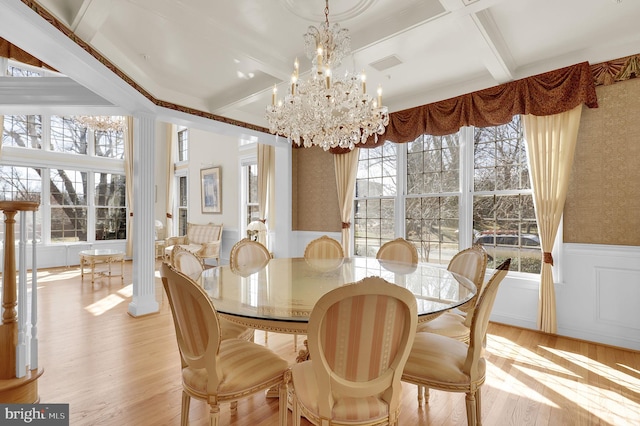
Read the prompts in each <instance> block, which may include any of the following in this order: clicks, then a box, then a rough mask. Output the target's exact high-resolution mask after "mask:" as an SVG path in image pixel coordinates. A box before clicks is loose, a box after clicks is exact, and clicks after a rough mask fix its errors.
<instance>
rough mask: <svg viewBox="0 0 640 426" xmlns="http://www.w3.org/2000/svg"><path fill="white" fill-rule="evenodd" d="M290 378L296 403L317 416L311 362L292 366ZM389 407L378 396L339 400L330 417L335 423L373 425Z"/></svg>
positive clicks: (316, 398)
mask: <svg viewBox="0 0 640 426" xmlns="http://www.w3.org/2000/svg"><path fill="white" fill-rule="evenodd" d="M291 373H292V374H291V376H292V381H293V386H294V389H295V394H296V396H297V398H298V402H299V403H300V404H301V405H302V406H304V407H305V409H306V410H308V411H310V412H312V413H315V414H316V415H317V414H318V411H319V408H318V394H319V389H318V385H317V384H316V376H315V373H314V372H313V365H312V361H305V362H302V363H299V364H294V365H293V366H292V367H291ZM388 411H389V407H388V405H387V403H386V402H385V401H384V400H383V399H382V398H380V396H370V397H365V398H348V397H346V398H340V399H339V400H336V404H335V405H334V406H333V413H332V417H333V419H334V420H336V421H357V420H361V419H366V420H371V423H374V421H375V420H377V419H382V418H384V417H386V416H387V415H388Z"/></svg>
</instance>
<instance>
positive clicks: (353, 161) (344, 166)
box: [333, 148, 360, 257]
mask: <svg viewBox="0 0 640 426" xmlns="http://www.w3.org/2000/svg"><path fill="white" fill-rule="evenodd" d="M359 155H360V150H359V149H358V148H355V149H353V150H351V151H350V152H349V153H346V154H342V155H334V156H333V164H334V167H335V173H336V185H337V188H338V205H339V208H340V220H341V221H342V249H343V250H344V256H345V257H349V256H351V250H350V244H349V242H350V241H351V222H350V221H351V213H352V212H353V193H354V192H355V189H356V176H357V175H358V157H359Z"/></svg>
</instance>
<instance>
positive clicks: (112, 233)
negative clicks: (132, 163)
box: [94, 173, 127, 240]
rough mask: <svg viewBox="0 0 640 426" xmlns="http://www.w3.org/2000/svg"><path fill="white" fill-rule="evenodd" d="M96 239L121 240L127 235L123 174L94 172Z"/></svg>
mask: <svg viewBox="0 0 640 426" xmlns="http://www.w3.org/2000/svg"><path fill="white" fill-rule="evenodd" d="M94 182H95V191H94V194H95V201H94V203H95V211H96V215H95V216H96V237H95V238H96V240H121V239H124V238H126V236H127V208H126V207H125V189H126V185H125V176H124V175H121V174H113V173H95V174H94Z"/></svg>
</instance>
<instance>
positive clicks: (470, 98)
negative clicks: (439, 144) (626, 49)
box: [331, 62, 598, 154]
mask: <svg viewBox="0 0 640 426" xmlns="http://www.w3.org/2000/svg"><path fill="white" fill-rule="evenodd" d="M581 103H583V104H585V105H586V106H588V107H589V108H597V107H598V100H597V97H596V89H595V84H594V81H593V75H592V73H591V69H590V67H589V63H587V62H582V63H579V64H576V65H572V66H569V67H566V68H561V69H558V70H555V71H549V72H546V73H543V74H538V75H535V76H532V77H527V78H523V79H520V80H515V81H511V82H509V83H505V84H501V85H499V86H494V87H490V88H488V89H483V90H479V91H477V92H473V93H468V94H465V95H462V96H458V97H455V98H451V99H446V100H443V101H439V102H434V103H431V104H426V105H422V106H418V107H415V108H410V109H405V110H402V111H397V112H393V113H391V114H389V125H388V126H387V128H386V131H385V133H384V134H383V135H382V136H379V137H378V141H377V142H376V141H375V140H374V138H369V140H368V141H367V143H366V144H359V145H358V146H359V147H361V148H373V147H375V146H379V145H381V144H383V143H384V142H385V141H391V142H396V143H406V142H411V141H413V140H415V139H416V138H417V137H418V136H420V135H423V134H429V135H434V136H442V135H449V134H452V133H456V132H457V131H458V130H459V129H460V128H461V127H463V126H476V127H487V126H498V125H501V124H505V123H508V122H509V121H511V119H512V117H513V116H514V115H516V114H532V115H537V116H546V115H554V114H558V113H561V112H564V111H569V110H571V109H573V108H575V107H576V106H578V105H579V104H581ZM331 152H332V153H334V154H339V153H342V152H345V150H341V149H332V150H331Z"/></svg>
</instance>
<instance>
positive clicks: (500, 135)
mask: <svg viewBox="0 0 640 426" xmlns="http://www.w3.org/2000/svg"><path fill="white" fill-rule="evenodd" d="M394 150H397V155H395V154H394V155H391V154H390V152H394ZM396 169H397V173H396ZM396 175H398V176H403V179H396ZM385 179H386V180H385ZM384 182H386V184H385V183H384ZM354 211H355V213H354V215H355V231H354V243H355V253H356V254H357V255H369V256H372V255H375V253H376V252H377V249H378V247H380V245H382V243H384V242H386V241H388V240H390V239H393V238H395V237H396V236H398V235H401V236H404V237H405V238H406V239H407V240H409V241H412V242H413V243H414V244H415V245H416V248H417V249H418V253H419V255H420V258H421V260H422V261H428V262H433V263H440V264H447V263H448V262H449V260H451V258H452V257H453V255H454V254H455V253H457V252H458V251H459V250H460V249H462V248H465V247H468V246H470V245H471V244H472V243H480V244H483V246H484V247H485V249H486V250H487V252H488V254H489V262H490V263H489V267H490V268H492V267H495V266H497V265H498V264H499V263H501V262H502V261H503V260H504V259H505V258H507V257H511V258H512V264H511V269H512V270H516V271H520V272H529V273H540V266H541V263H540V261H541V253H540V243H539V238H538V229H537V225H536V220H535V213H534V209H533V196H532V191H531V188H530V183H529V171H528V164H527V158H526V152H525V141H524V137H523V131H522V126H521V122H520V117H519V116H515V117H514V118H513V120H512V121H511V122H510V123H507V124H505V125H502V126H495V127H487V128H472V127H467V128H463V129H461V130H460V131H459V132H458V133H456V134H454V135H446V136H431V135H422V136H420V137H418V138H417V139H416V140H415V141H413V142H409V143H406V144H394V143H390V142H387V143H385V144H384V145H383V146H382V147H378V148H374V149H361V150H360V161H359V167H358V178H357V181H356V199H355V206H354ZM394 218H396V220H395V222H396V223H397V225H396V226H395V229H394V226H393V223H394Z"/></svg>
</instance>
